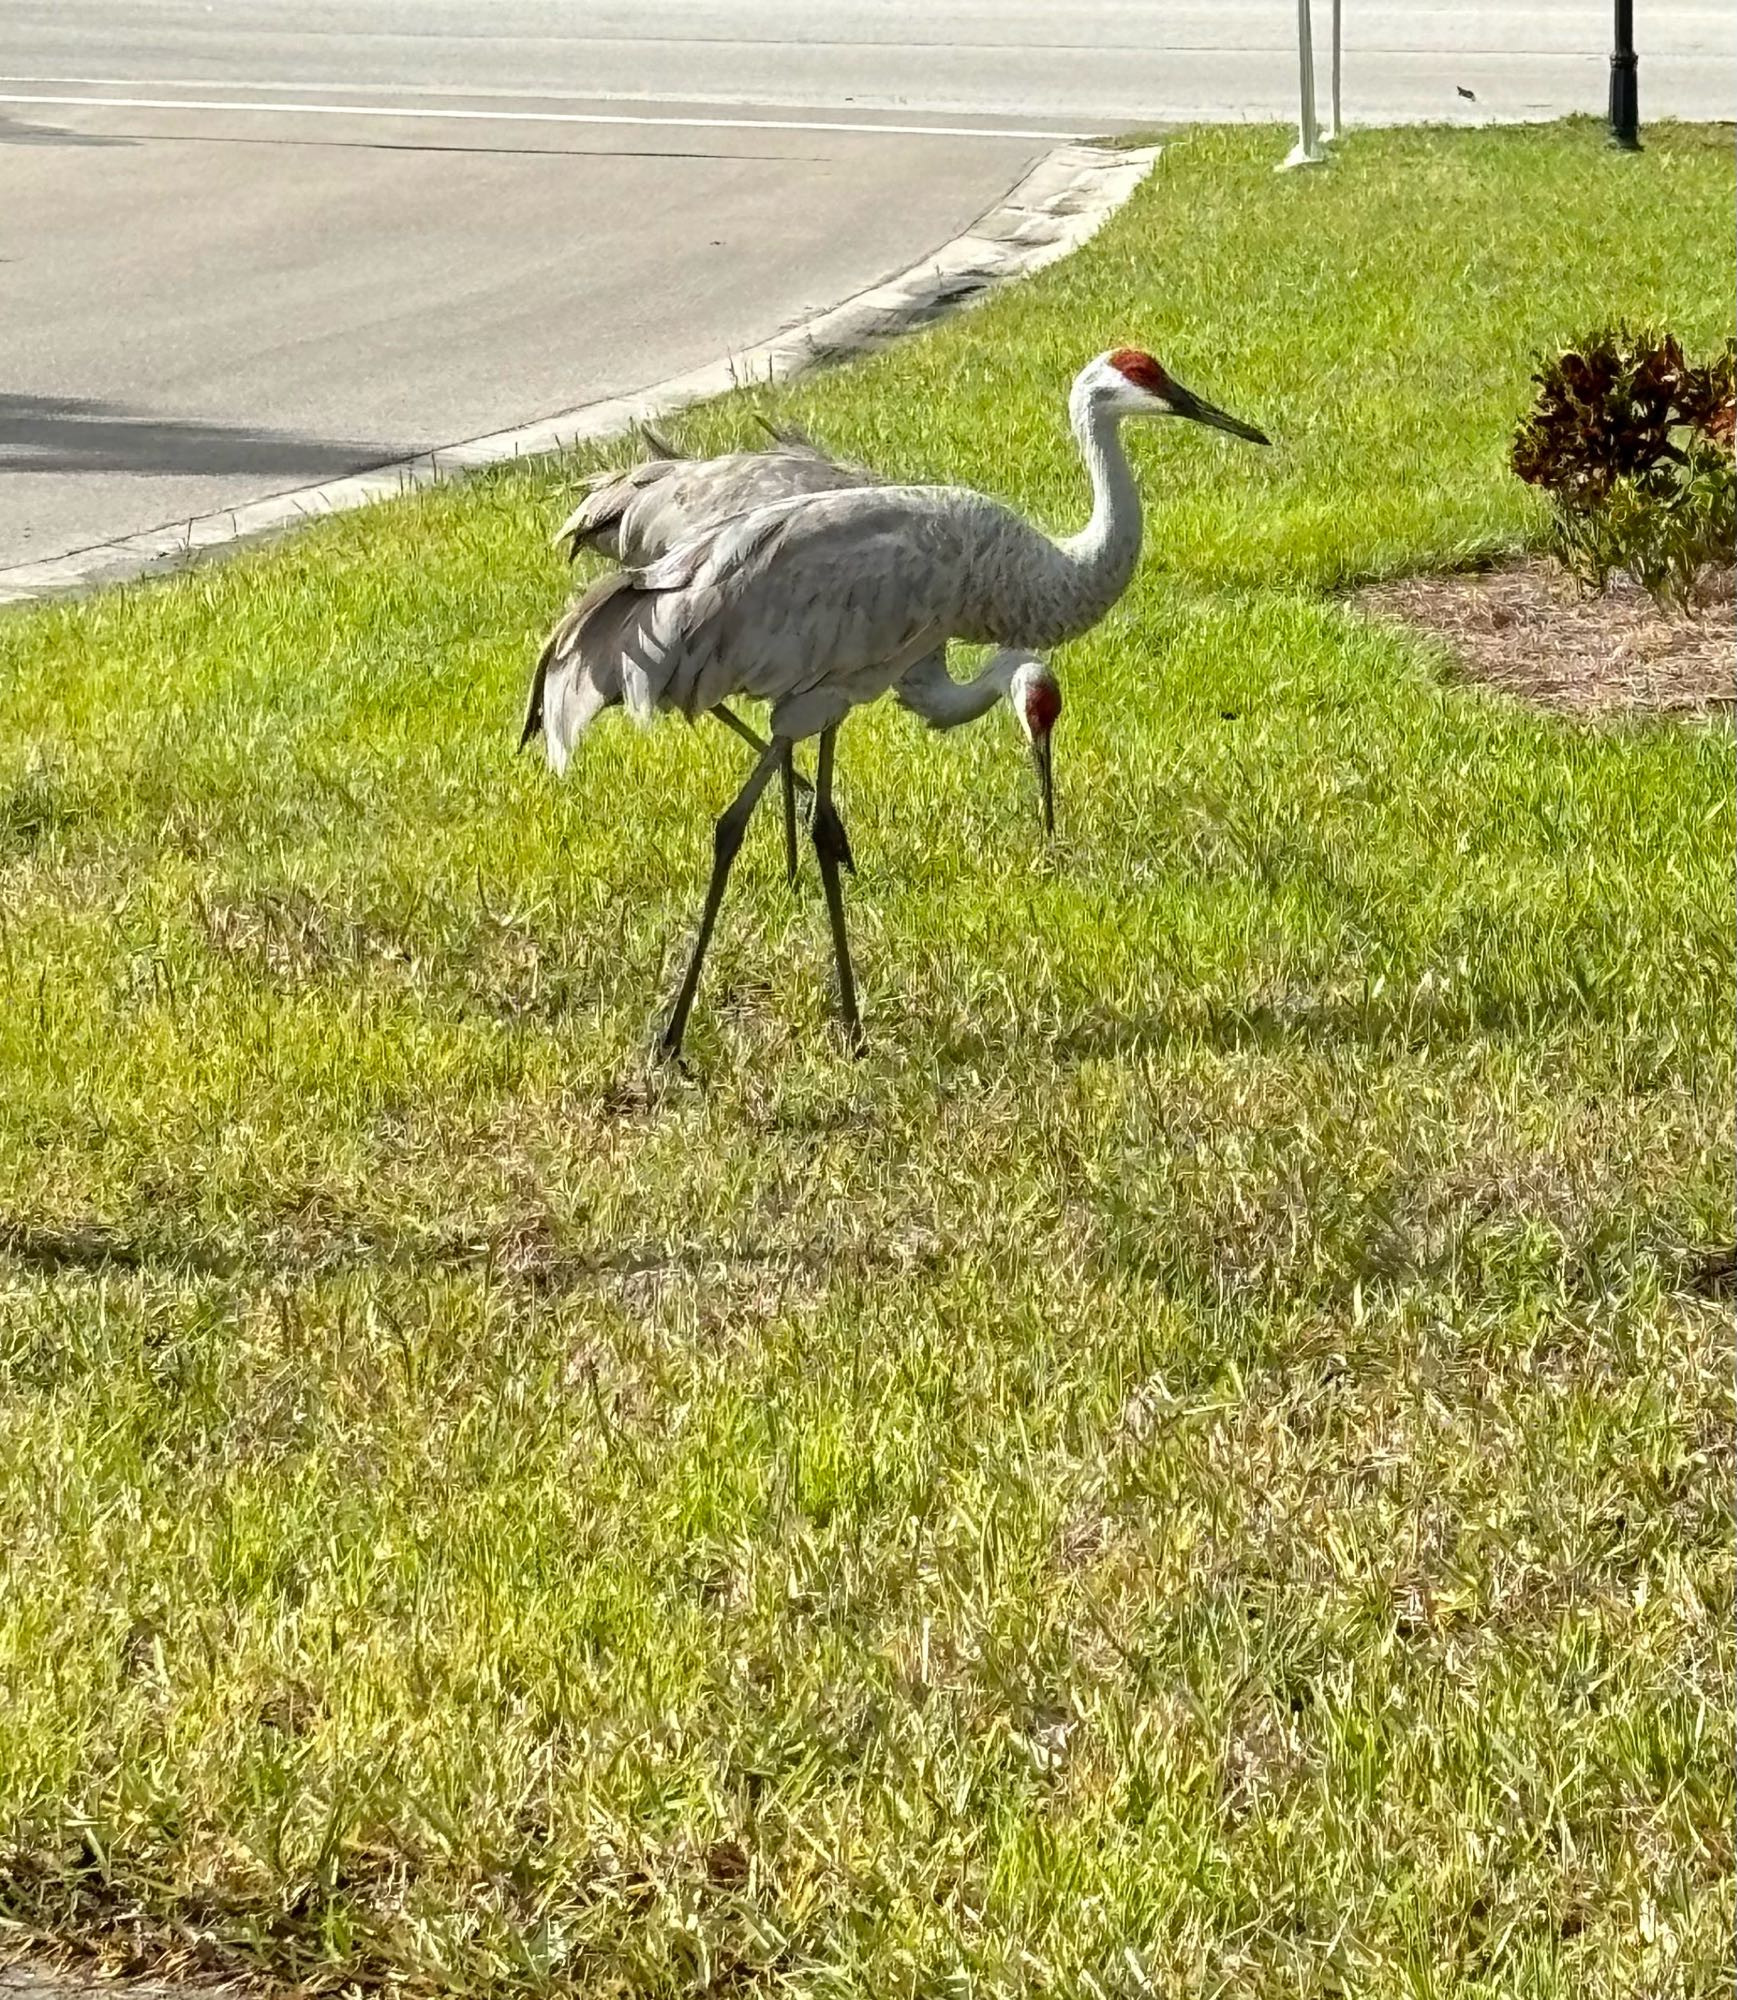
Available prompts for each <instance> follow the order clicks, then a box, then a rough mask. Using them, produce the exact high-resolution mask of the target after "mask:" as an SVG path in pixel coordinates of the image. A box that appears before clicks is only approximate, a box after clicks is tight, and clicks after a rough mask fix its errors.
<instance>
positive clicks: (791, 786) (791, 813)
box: [712, 702, 813, 882]
mask: <svg viewBox="0 0 1737 2000" xmlns="http://www.w3.org/2000/svg"><path fill="white" fill-rule="evenodd" d="M712 714H714V715H715V716H716V717H717V718H718V720H719V721H720V722H721V723H723V725H724V726H725V728H726V729H733V730H734V731H735V732H736V734H737V735H738V736H739V737H741V739H742V741H743V742H744V743H751V744H752V745H753V746H754V748H755V749H756V750H764V749H765V747H766V744H765V741H764V739H763V738H761V737H759V736H757V735H756V734H755V733H754V731H753V730H752V729H750V728H749V727H748V725H747V724H746V723H745V722H744V721H743V720H742V718H741V717H740V716H739V715H737V714H736V712H735V711H734V710H733V709H729V708H726V707H725V706H724V704H723V703H722V702H719V703H718V705H717V707H716V708H714V709H713V710H712ZM779 775H780V777H781V779H782V780H783V786H784V875H785V879H786V880H787V881H790V882H794V881H795V880H796V794H797V793H798V792H806V791H810V790H812V789H813V788H812V786H810V784H809V782H808V780H807V779H806V778H805V777H804V776H803V775H802V773H801V772H800V771H799V770H797V768H796V750H795V746H794V745H792V746H791V747H790V748H789V749H787V750H786V751H785V753H784V763H783V767H782V769H781V771H780V773H779Z"/></svg>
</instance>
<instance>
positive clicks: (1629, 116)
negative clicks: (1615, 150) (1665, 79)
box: [1610, 0, 1640, 153]
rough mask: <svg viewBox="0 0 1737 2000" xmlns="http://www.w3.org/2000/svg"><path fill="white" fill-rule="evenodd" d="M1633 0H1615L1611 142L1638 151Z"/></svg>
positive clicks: (1638, 95)
mask: <svg viewBox="0 0 1737 2000" xmlns="http://www.w3.org/2000/svg"><path fill="white" fill-rule="evenodd" d="M1639 68H1640V58H1639V57H1638V56H1637V55H1636V54H1635V52H1634V0H1616V47H1615V48H1614V49H1613V50H1612V51H1611V57H1610V143H1611V144H1612V145H1613V146H1621V147H1623V148H1624V149H1625V150H1626V151H1628V152H1630V153H1638V152H1639V151H1640V90H1639V87H1638V85H1637V83H1636V81H1635V72H1636V71H1637V70H1638V69H1639Z"/></svg>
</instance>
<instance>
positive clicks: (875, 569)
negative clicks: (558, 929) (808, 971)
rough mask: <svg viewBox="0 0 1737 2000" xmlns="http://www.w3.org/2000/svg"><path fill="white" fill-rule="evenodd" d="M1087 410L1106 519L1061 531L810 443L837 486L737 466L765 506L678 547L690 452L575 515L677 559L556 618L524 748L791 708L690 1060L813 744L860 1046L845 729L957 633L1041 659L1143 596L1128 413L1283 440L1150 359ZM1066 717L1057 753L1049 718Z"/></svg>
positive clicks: (1084, 386) (754, 505) (1127, 358)
mask: <svg viewBox="0 0 1737 2000" xmlns="http://www.w3.org/2000/svg"><path fill="white" fill-rule="evenodd" d="M1069 416H1070V419H1071V422H1072V426H1073V431H1074V435H1075V437H1076V439H1077V440H1078V442H1079V446H1080V450H1081V454H1082V456H1083V458H1084V460H1085V465H1086V470H1087V473H1088V476H1089V478H1090V481H1091V487H1092V515H1091V519H1090V521H1089V522H1088V523H1087V524H1086V526H1085V527H1084V528H1083V529H1082V530H1081V531H1080V532H1079V533H1078V534H1076V535H1072V536H1070V537H1068V538H1067V539H1066V540H1063V541H1059V542H1058V541H1052V540H1051V539H1050V538H1049V537H1048V536H1047V535H1044V534H1043V533H1041V532H1040V531H1039V530H1038V529H1036V528H1034V527H1032V526H1031V525H1030V524H1029V523H1028V522H1026V521H1023V520H1021V519H1020V517H1019V516H1018V515H1017V514H1015V513H1014V512H1013V511H1012V510H1011V509H1010V508H1008V507H1005V506H1003V505H1002V504H1001V503H1000V502H999V501H995V500H991V499H989V498H987V497H986V496H984V495H983V494H980V493H973V492H971V491H969V490H967V489H965V488H962V487H946V486H889V485H881V484H878V483H875V484H868V485H854V486H842V487H841V486H837V485H835V484H833V483H832V481H833V480H834V478H835V475H836V470H837V469H836V468H835V467H833V466H832V465H831V462H830V461H827V460H825V459H824V457H823V456H822V455H820V454H815V453H813V452H812V449H811V448H808V447H806V446H797V447H794V448H787V449H786V451H785V453H784V454H783V455H784V456H786V457H789V458H792V459H794V460H800V461H801V462H802V464H803V466H804V467H805V470H804V471H803V472H801V473H800V474H798V475H797V476H798V477H799V478H803V479H807V478H813V479H814V480H816V481H818V482H819V487H818V490H815V489H813V488H809V489H805V490H804V491H802V492H800V493H799V494H797V495H796V496H795V497H783V498H779V499H776V500H773V501H770V502H768V503H764V504H761V503H760V502H759V501H758V500H757V499H756V498H755V497H754V492H753V488H754V482H755V481H757V480H760V479H762V478H764V477H765V476H766V469H765V461H766V460H767V459H769V458H773V457H776V456H779V454H771V453H756V454H749V455H748V459H749V462H748V463H747V464H741V465H738V466H736V467H734V468H732V469H731V471H730V472H729V474H728V475H727V476H728V477H729V478H731V479H736V480H740V481H742V482H744V492H745V496H746V497H745V505H746V511H743V512H739V513H733V514H731V515H730V516H729V517H728V518H724V519H717V520H713V521H712V522H711V524H710V525H707V526H705V527H702V528H700V529H699V530H698V531H697V532H695V533H693V534H691V535H683V536H681V538H679V539H676V540H674V541H673V542H669V543H666V542H665V541H664V540H663V539H662V538H661V537H662V535H663V534H664V533H667V532H669V531H670V530H669V519H670V518H671V517H670V516H669V513H668V510H671V509H673V518H681V517H682V516H683V514H684V510H686V509H688V508H690V507H691V505H692V501H691V499H690V498H689V495H688V493H687V491H686V489H684V488H682V486H681V485H680V483H679V482H680V481H681V479H682V477H683V473H682V471H681V469H680V467H679V464H677V465H676V469H674V470H671V469H667V468H668V466H669V465H670V464H672V463H674V462H671V461H658V460H654V461H652V462H651V465H652V466H658V465H663V466H664V467H665V468H666V469H663V470H659V471H655V472H654V471H652V470H651V469H649V467H636V468H634V470H633V472H632V473H630V474H628V475H620V476H617V477H616V478H615V479H613V480H606V481H600V482H598V483H597V485H596V486H594V488H593V491H592V493H591V494H589V495H588V496H587V499H586V501H585V502H583V503H582V504H581V507H580V508H579V509H578V510H577V511H576V513H575V515H574V516H573V518H572V519H571V520H570V521H569V522H568V523H567V526H566V528H565V529H564V530H563V535H564V536H565V537H567V538H569V539H570V540H571V541H572V543H573V544H574V546H575V547H577V546H583V545H590V546H602V547H607V546H609V545H610V542H611V540H612V541H613V546H614V547H615V549H616V550H617V551H618V552H619V551H622V550H623V549H625V550H627V551H629V552H632V551H634V550H636V549H638V548H639V547H640V546H641V545H642V542H643V544H644V545H645V546H646V547H647V548H648V550H649V549H650V548H653V547H655V549H656V551H657V552H656V553H655V554H648V556H647V559H645V560H641V561H637V562H633V563H631V564H630V565H629V566H628V567H626V568H624V569H621V570H618V571H617V572H615V573H614V574H613V575H610V576H606V577H604V578H603V579H601V580H600V581H599V582H598V583H596V584H594V585H593V586H592V588H591V589H590V590H588V591H587V592H586V593H585V595H584V596H583V597H582V598H581V599H580V601H579V603H578V604H577V605H576V606H574V607H573V609H572V610H571V611H569V612H568V613H567V614H566V615H565V617H563V618H562V620H561V621H560V623H559V624H558V625H557V626H556V628H555V630H554V632H553V633H552V634H551V635H550V638H549V640H548V643H547V644H546V645H545V646H544V648H543V651H542V653H541V654H540V655H539V657H538V660H537V664H536V668H535V671H534V673H533V676H532V682H531V690H530V697H529V700H528V702H527V705H526V712H525V727H524V734H523V736H522V737H521V747H522V746H523V744H525V743H528V742H529V741H530V739H531V738H532V737H533V736H534V735H535V734H536V733H537V732H538V730H539V729H540V730H541V731H542V732H543V733H544V736H545V738H546V740H547V745H548V755H549V761H550V763H551V764H552V765H553V766H554V767H555V769H556V770H557V771H561V770H564V769H565V768H566V765H567V763H568V761H569V759H570V757H571V755H572V752H573V748H574V745H575V744H576V743H577V742H578V740H579V738H580V737H581V736H582V735H583V734H584V732H585V730H586V729H587V728H588V727H589V726H590V724H591V723H592V721H593V720H595V718H596V716H597V715H598V714H599V713H600V712H601V711H602V710H603V709H604V708H606V707H609V706H611V705H613V704H616V703H620V704H622V705H624V706H625V707H626V708H627V709H628V711H629V713H631V714H632V715H633V716H634V717H635V718H636V719H637V720H638V721H640V722H642V723H643V722H649V721H650V720H651V719H652V717H653V716H654V715H655V714H656V712H657V711H658V710H659V709H673V710H676V711H678V712H680V713H681V714H683V715H685V716H687V717H688V718H689V719H690V720H691V719H693V718H695V717H697V716H700V715H703V714H706V713H708V712H710V711H712V710H718V711H720V712H721V713H723V712H726V711H725V709H724V705H725V704H726V703H727V702H728V701H729V700H730V698H731V697H732V696H735V695H747V696H750V697H752V698H754V699H756V700H760V701H764V702H766V703H768V704H769V706H770V708H771V711H772V715H771V729H772V741H771V742H770V743H769V744H767V745H765V746H764V748H763V749H762V751H761V754H760V757H759V760H758V761H757V763H756V764H755V767H754V769H753V771H752V772H751V773H750V775H749V778H748V781H747V783H746V784H745V785H744V786H743V788H742V790H741V792H740V793H739V794H738V795H737V797H736V799H735V800H734V801H733V802H732V804H731V805H730V806H729V807H728V808H727V809H726V810H725V812H724V813H723V815H722V816H721V817H720V818H719V821H718V824H717V827H716V829H715V834H714V850H713V868H712V878H711V882H710V885H709V887H708V889H707V894H706V902H705V907H704V909H703V911H702V913H701V918H700V927H699V932H698V936H697V937H696V940H695V944H694V949H693V953H692V956H691V957H690V960H689V963H688V969H687V973H686V976H685V977H684V979H683V982H682V986H681V990H680V992H679V994H678V995H677V998H676V1002H675V1006H674V1008H673V1010H672V1012H671V1015H670V1020H669V1024H668V1026H667V1027H666V1029H665V1031H664V1035H663V1041H662V1047H663V1049H664V1052H665V1053H666V1055H669V1056H672V1057H673V1056H675V1055H677V1054H678V1053H679V1052H680V1049H681V1044H682V1038H683V1035H684V1033H685V1030H686V1026H687V1020H688V1014H689V1011H690V1009H691V1008H692V1005H693V1000H694V995H695V992H696V990H697V987H698V982H699V976H700V967H701V964H702V963H703V961H704V958H705V954H706V949H707V946H708V944H709V942H710V939H711V935H712V930H713V926H714V925H715V923H716V920H717V915H718V910H719V908H720V906H721V903H722V899H723V894H724V889H725V885H726V883H727V881H728V878H729V873H730V868H731V865H732V863H733V861H734V858H735V855H736V853H737V851H738V849H739V847H740V845H741V840H742V836H743V833H744V832H745V830H746V827H747V823H748V821H749V819H750V818H751V817H752V814H753V812H754V809H755V806H756V804H757V803H758V801H759V798H760V796H761V793H762V792H763V790H764V788H765V786H766V785H767V783H768V782H769V781H770V779H771V777H772V776H773V774H774V773H775V772H782V774H783V779H784V795H785V799H786V826H787V840H788V843H789V844H790V846H791V847H792V849H793V846H794V837H795V836H794V822H793V817H792V804H791V801H792V798H793V793H792V786H793V782H794V765H793V748H794V745H795V744H796V743H797V742H799V741H800V740H802V739H803V738H805V737H809V736H816V735H817V736H819V738H820V745H819V751H818V756H817V761H816V770H815V780H814V803H813V811H812V813H811V815H810V833H811V835H812V838H813V841H814V846H815V852H816V856H817V858H818V860H819V863H820V871H821V879H822V884H823V887H824V888H825V890H826V897H827V911H828V917H829V921H830V923H831V927H832V934H833V950H834V957H835V960H836V962H837V967H838V977H839V1001H840V1012H841V1014H842V1016H843V1019H844V1023H845V1027H846V1030H847V1033H848V1034H849V1035H850V1037H851V1040H852V1042H853V1044H855V1045H856V1046H859V1047H860V1045H861V1024H860V1021H859V1018H858V1015H857V1008H856V998H855V987H854V983H853V976H852V972H851V967H850V956H849V951H848V947H847V944H846V938H845V923H844V904H843V897H842V891H841V886H840V875H839V871H840V869H841V868H846V867H849V866H850V865H851V858H850V845H849V842H848V840H847V839H846V837H845V832H844V827H843V823H842V821H841V820H840V819H839V816H838V812H837V809H836V807H835V805H834V803H833V799H832V781H833V751H834V739H835V736H836V733H837V730H838V726H839V724H840V723H841V722H842V721H843V719H844V717H845V716H846V715H848V714H849V713H850V711H851V710H852V709H853V708H857V707H860V706H862V705H863V704H864V703H866V702H870V701H873V700H875V699H876V698H877V697H879V696H880V695H882V694H884V693H886V692H887V691H888V689H890V688H893V687H896V686H897V685H898V684H899V683H900V682H901V680H903V679H904V677H905V676H906V675H907V674H909V673H911V672H912V670H913V669H917V670H918V672H917V681H918V683H919V684H923V685H927V686H929V687H930V688H931V690H932V692H933V693H939V692H940V690H939V688H938V685H937V684H936V683H935V681H934V676H935V675H937V674H938V675H939V677H940V679H941V680H942V681H945V680H946V670H945V656H946V647H947V644H948V642H949V641H950V640H954V639H958V640H963V641H967V642H974V643H980V644H992V645H997V646H1001V647H1003V648H1013V649H1020V650H1024V649H1027V648H1034V647H1046V646H1052V645H1056V644H1058V643H1060V642H1061V641H1063V640H1067V639H1071V638H1074V637H1077V636H1078V635H1079V634H1080V633H1083V632H1086V631H1088V630H1090V628H1091V627H1092V626H1093V625H1095V624H1096V623H1097V622H1098V620H1099V619H1100V618H1101V617H1102V616H1103V615H1104V613H1105V612H1106V611H1108V610H1109V608H1110V606H1111V605H1112V604H1113V603H1114V602H1115V601H1116V599H1117V598H1118V597H1120V595H1121V594H1122V592H1123V590H1125V589H1126V587H1127V585H1128V581H1129V579H1130V577H1131V576H1132V575H1133V571H1134V565H1135V563H1136V562H1137V561H1138V559H1139V554H1140V539H1141V519H1140V498H1139V493H1138V490H1137V489H1136V487H1135V484H1134V476H1133V472H1132V470H1131V469H1130V467H1129V464H1128V460H1127V456H1126V454H1125V453H1124V451H1123V449H1122V445H1121V440H1120V435H1119V431H1120V425H1121V423H1122V421H1123V420H1124V419H1125V418H1129V417H1137V416H1145V417H1159V416H1183V417H1190V418H1192V419H1194V420H1196V421H1198V422H1203V423H1208V424H1212V425H1215V426H1216V427H1218V428H1220V429H1222V430H1227V431H1231V432H1233V433H1235V434H1237V435H1240V436H1243V437H1247V438H1250V439H1252V440H1254V441H1256V442H1259V443H1263V444H1264V443H1265V442H1266V440H1265V438H1264V437H1262V436H1261V434H1260V432H1258V431H1256V430H1254V429H1253V428H1252V427H1251V426H1249V425H1246V424H1243V423H1240V422H1239V421H1238V420H1237V419H1236V418H1234V417H1230V416H1227V415H1226V414H1225V413H1224V412H1223V411H1222V410H1217V409H1214V408H1213V407H1212V406H1211V405H1210V404H1206V403H1203V402H1201V401H1200V400H1199V399H1198V398H1196V397H1194V396H1192V395H1191V394H1190V393H1189V392H1188V391H1187V390H1185V389H1183V388H1182V387H1181V385H1180V384H1178V383H1176V382H1173V381H1172V380H1171V379H1170V377H1169V376H1168V375H1166V374H1165V372H1164V370H1163V369H1162V368H1161V367H1160V366H1159V365H1158V363H1157V362H1156V361H1154V360H1153V359H1152V357H1151V356H1150V355H1148V354H1144V353H1141V352H1139V351H1137V350H1135V349H1121V350H1118V351H1117V352H1115V353H1113V354H1104V355H1100V356H1099V357H1098V358H1097V359H1096V360H1095V361H1093V362H1091V363H1089V364H1088V365H1087V366H1086V367H1085V368H1084V369H1082V370H1081V372H1080V374H1079V375H1078V377H1077V378H1076V379H1075V382H1074V385H1073V391H1072V394H1071V396H1070V398H1069ZM791 473H792V467H791V465H789V464H780V465H779V466H778V467H777V468H776V477H778V478H780V479H788V478H789V477H790V476H791ZM688 476H689V478H690V479H691V478H692V473H691V471H690V472H689V474H688ZM713 476H715V475H713ZM678 496H679V502H678ZM660 521H663V522H664V527H663V528H662V529H660V528H659V526H658V524H659V522H660ZM980 678H981V677H980ZM1040 692H1041V691H1040V690H1034V691H1033V694H1034V701H1033V704H1032V706H1031V707H1030V709H1029V711H1028V713H1029V716H1030V717H1032V718H1037V717H1038V716H1039V715H1040V713H1041V702H1039V701H1037V700H1036V699H1035V697H1036V696H1037V695H1038V694H1039V693H1040ZM991 699H993V696H991ZM730 719H731V720H732V722H733V721H734V719H733V717H732V718H730ZM960 719H963V718H960ZM1051 719H1053V718H1051ZM735 726H737V727H738V728H740V727H741V725H739V724H738V725H735ZM1044 728H1045V731H1046V735H1045V742H1046V744H1047V722H1046V723H1045V724H1044Z"/></svg>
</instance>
